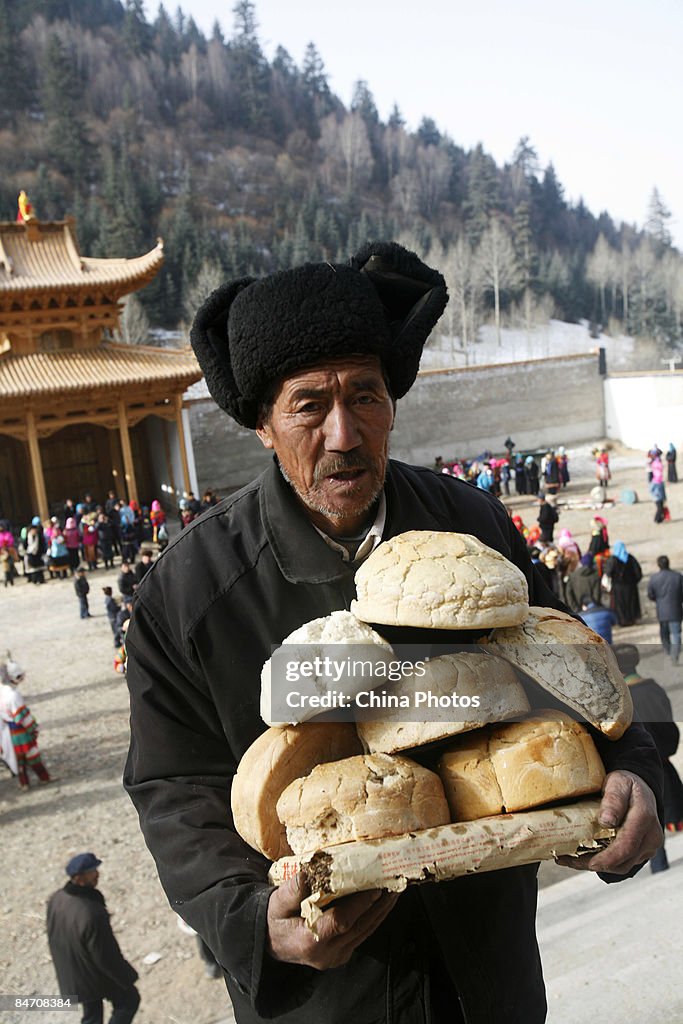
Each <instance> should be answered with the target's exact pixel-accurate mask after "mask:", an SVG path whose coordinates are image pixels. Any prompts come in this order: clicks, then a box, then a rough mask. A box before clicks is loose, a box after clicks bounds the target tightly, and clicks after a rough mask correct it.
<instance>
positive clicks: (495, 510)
mask: <svg viewBox="0 0 683 1024" xmlns="http://www.w3.org/2000/svg"><path fill="white" fill-rule="evenodd" d="M446 301H447V295H446V290H445V286H444V281H443V278H442V277H441V275H440V274H438V273H437V272H436V271H434V270H431V269H430V268H429V267H427V266H425V265H424V264H423V263H422V262H421V261H420V260H419V259H418V258H417V256H415V255H414V254H413V253H409V252H407V251H406V250H404V249H402V248H401V247H400V246H398V245H395V244H393V243H377V244H375V245H371V246H366V247H365V248H364V249H363V250H362V251H361V252H360V253H359V254H358V255H357V256H356V257H354V258H353V259H352V260H351V261H350V263H349V264H348V265H334V266H333V265H331V264H324V263H323V264H309V265H307V266H304V267H299V268H296V269H294V270H291V271H285V272H283V273H280V274H276V275H273V276H272V277H269V278H265V279H263V280H260V281H253V280H251V279H243V280H240V281H237V282H235V283H233V284H230V285H226V286H224V287H222V288H220V289H218V291H217V292H215V293H214V294H213V295H212V296H211V297H210V298H209V300H208V301H207V302H206V304H205V305H204V306H203V307H202V309H201V310H200V311H199V313H198V315H197V318H196V321H195V325H194V328H193V333H192V339H193V344H194V347H195V351H196V353H197V355H198V358H199V360H200V362H201V364H202V367H203V369H204V373H205V376H206V380H207V383H208V385H209V388H210V389H211V392H212V394H213V396H214V398H215V400H216V401H217V402H218V404H219V405H220V406H221V407H222V408H223V409H224V410H225V411H226V412H228V413H229V414H230V415H231V416H233V417H234V418H235V419H236V420H237V421H238V423H240V424H241V425H242V426H244V427H247V428H249V429H253V430H255V431H256V433H257V436H258V438H259V439H260V441H261V443H262V444H263V445H264V446H265V447H266V448H267V449H269V450H271V451H272V452H273V454H274V456H275V457H274V460H273V462H272V464H271V466H270V468H269V469H267V470H266V471H265V473H263V475H262V476H260V477H259V478H258V479H257V480H255V481H254V482H253V483H251V484H249V485H248V486H247V487H245V488H243V490H241V491H240V492H238V493H237V494H235V495H233V496H232V497H231V498H229V499H226V500H224V501H222V502H221V503H220V504H219V505H217V506H216V507H215V508H214V509H212V510H210V511H208V512H206V513H205V514H204V515H203V516H202V517H201V518H200V519H198V520H197V521H196V522H195V523H193V524H192V526H191V527H190V528H189V529H187V530H185V531H183V533H182V534H181V536H180V537H179V538H178V540H177V541H176V542H175V543H174V544H173V545H171V547H170V548H169V549H168V550H167V551H166V552H165V553H164V555H163V557H162V558H160V559H159V560H158V561H157V562H156V564H155V565H154V566H153V568H152V569H151V570H150V572H149V573H148V575H147V576H146V578H145V580H144V582H143V584H142V586H141V587H140V590H139V600H138V602H137V604H136V608H135V613H134V615H133V618H132V621H131V626H130V629H129V632H128V638H127V650H128V681H129V686H130V691H131V722H132V742H131V749H130V754H129V759H128V763H127V767H126V775H125V782H126V786H127V789H128V791H129V793H130V795H131V797H132V799H133V801H134V803H135V804H136V806H137V808H138V812H139V815H140V820H141V825H142V829H143V832H144V835H145V838H146V841H147V843H148V846H149V847H150V849H151V851H152V853H153V854H154V857H155V859H156V862H157V866H158V870H159V874H160V877H161V880H162V883H163V885H164V887H165V889H166V892H167V894H168V896H169V899H170V901H171V904H172V906H173V908H174V909H175V910H176V911H177V912H178V913H179V914H181V915H182V917H183V918H184V919H185V920H186V921H187V922H188V923H189V924H190V925H192V927H194V928H195V929H196V930H197V931H198V932H199V934H200V935H201V936H202V937H203V938H204V940H205V941H206V942H207V943H208V945H209V946H210V947H211V949H212V950H213V952H214V954H215V955H216V958H217V959H218V961H219V962H220V964H221V965H222V966H223V969H224V972H225V977H226V982H227V987H228V990H229V993H230V996H231V999H232V1002H233V1006H234V1010H235V1016H236V1020H237V1021H238V1022H239V1024H257V1022H259V1021H262V1020H264V1019H271V1020H277V1021H279V1022H283V1024H285V1022H286V1024H309V1022H310V1024H313V1022H315V1024H337V1022H339V1024H342V1022H343V1024H348V1021H354V1022H356V1024H370V1022H372V1024H380V1022H382V1021H392V1022H394V1024H413V1022H416V1024H417V1022H418V1021H419V1022H423V1021H432V1022H438V1024H442V1022H446V1021H447V1022H448V1024H457V1022H458V1021H461V1022H468V1024H475V1022H476V1024H522V1022H523V1024H540V1022H541V1021H543V1020H544V1019H545V995H544V988H543V980H542V975H541V965H540V960H539V956H538V950H537V947H536V939H535V907H536V867H535V866H533V865H532V866H529V867H523V868H514V869H510V870H504V871H498V872H491V873H488V874H483V875H479V876H473V877H470V878H464V879H458V880H456V881H453V882H449V883H447V884H442V885H433V886H421V887H418V888H415V889H410V890H408V891H407V892H405V893H403V894H402V895H401V896H400V897H396V896H390V895H388V894H384V895H382V894H381V893H379V892H374V893H362V894H358V895H355V896H352V897H347V898H346V899H345V900H342V901H339V902H338V903H337V904H336V905H333V906H332V907H331V908H329V909H327V910H326V911H325V912H324V914H323V917H322V920H321V922H319V924H318V929H319V933H320V938H319V940H318V941H316V940H315V939H314V936H313V935H312V934H311V932H310V931H308V930H307V928H306V927H305V926H304V924H303V922H302V920H301V918H300V916H299V904H300V901H301V898H302V890H301V889H300V887H299V884H298V883H297V881H296V880H293V881H291V882H289V883H287V884H285V885H283V886H282V887H281V888H280V889H278V890H275V891H274V890H273V889H272V887H270V886H269V885H268V883H267V870H268V866H269V865H268V863H267V861H266V860H265V859H264V858H263V857H261V856H260V855H259V854H257V853H255V852H254V850H252V849H250V848H249V847H248V846H247V845H246V844H245V843H244V842H243V841H242V840H241V839H240V837H239V836H238V835H237V834H236V832H235V830H234V828H233V826H232V819H231V814H230V795H229V794H230V782H231V779H232V776H233V774H234V772H235V769H236V767H237V764H238V762H239V760H240V758H241V756H242V755H243V754H244V752H245V750H246V749H247V747H248V746H249V745H250V744H251V743H252V742H253V740H254V739H255V738H256V737H257V736H258V735H259V733H260V732H261V731H262V730H263V728H264V726H263V723H262V721H261V720H260V718H259V690H260V683H259V677H260V670H261V667H262V665H263V663H264V662H265V661H266V660H267V658H268V657H269V656H270V654H271V651H272V646H273V645H275V644H278V643H280V642H281V641H282V639H283V638H284V637H286V636H287V635H288V634H289V633H290V632H292V631H293V630H294V629H295V628H297V627H299V626H300V625H302V623H304V622H307V621H309V620H311V619H314V618H318V617H319V616H321V615H325V614H327V613H329V612H332V611H334V610H337V609H343V608H348V607H349V604H350V601H351V600H352V599H353V597H354V596H355V591H354V573H355V571H356V568H357V567H358V565H359V564H360V563H361V562H362V561H363V559H364V558H366V557H367V555H368V554H369V553H370V552H371V551H372V550H373V548H374V547H375V546H376V545H377V544H378V543H379V541H380V540H381V539H386V538H389V537H392V536H395V535H397V534H399V533H402V532H404V531H406V530H409V529H422V530H433V531H459V532H462V533H473V534H476V535H477V536H478V537H479V538H480V539H481V540H482V541H483V542H485V543H486V544H489V545H490V546H492V547H494V548H497V549H498V550H499V551H501V552H502V553H503V554H504V555H505V556H506V557H508V558H509V559H511V560H512V561H513V562H515V563H516V564H517V565H518V566H519V567H520V568H521V569H522V571H523V572H524V573H525V574H526V577H527V580H528V582H529V589H530V594H531V602H532V603H533V604H541V605H553V606H557V601H556V599H555V598H554V597H553V595H552V594H551V593H550V592H549V591H548V589H547V588H546V587H545V586H544V585H543V583H542V582H541V581H540V580H539V579H538V577H537V576H536V574H535V572H534V571H533V570H532V567H531V564H530V562H529V559H528V556H527V554H526V550H525V545H524V541H523V540H522V538H521V537H520V535H519V533H518V532H517V530H516V529H515V527H514V525H513V524H512V522H511V520H510V519H509V517H508V515H507V514H506V512H505V509H504V508H503V506H502V505H501V504H500V503H499V502H498V501H497V500H496V499H494V498H492V497H491V496H490V495H488V494H486V493H484V492H482V491H478V490H476V489H475V488H473V487H471V486H469V485H467V484H464V483H462V482H460V481H458V480H455V479H453V478H451V477H450V476H446V475H438V476H437V475H435V474H434V473H432V472H431V470H430V469H419V468H415V467H410V466H406V465H403V464H401V463H399V462H396V461H393V460H391V459H389V436H390V433H391V429H392V426H393V422H394V413H395V402H396V400H397V399H400V398H401V397H403V395H405V394H406V392H407V391H408V390H409V388H410V387H411V385H412V383H413V381H414V380H415V376H416V374H417V369H418V366H419V361H420V356H421V352H422V348H423V345H424V343H425V341H426V339H427V337H428V336H429V333H430V331H431V329H432V328H433V326H434V324H435V323H436V321H437V320H438V317H439V316H440V315H441V312H442V311H443V309H444V306H445V304H446ZM391 639H392V640H400V630H398V631H397V634H396V635H394V634H392V637H391ZM433 639H434V641H435V642H439V639H443V637H442V638H438V637H434V638H433ZM459 639H461V640H462V641H463V642H467V641H468V635H467V634H463V635H461V636H460V637H459ZM598 742H600V749H601V752H602V754H603V757H604V758H605V760H606V763H607V768H608V770H610V776H609V779H608V784H607V787H606V792H605V796H604V800H603V807H602V817H603V819H604V821H605V822H606V823H608V822H609V823H614V824H618V823H621V822H624V828H623V829H622V832H621V835H620V837H619V839H618V840H616V841H615V842H614V844H613V845H612V846H611V847H610V848H609V849H608V850H606V851H603V852H602V853H599V854H597V855H595V856H593V857H592V858H589V860H588V861H587V862H586V863H584V864H583V866H585V867H589V868H591V869H593V870H596V871H607V872H616V873H617V874H627V873H629V872H630V871H631V870H632V869H633V868H634V867H635V866H636V865H638V864H641V863H642V862H644V861H645V860H646V859H647V858H648V857H649V856H651V855H652V854H653V853H654V851H655V849H656V848H657V846H658V845H659V843H660V842H661V829H660V827H659V824H658V822H657V818H656V814H655V798H654V795H653V792H652V789H651V788H650V786H653V787H655V788H657V787H658V786H659V769H658V761H657V757H656V752H655V751H654V749H653V746H652V743H651V741H650V739H649V737H648V735H647V733H645V732H644V730H642V729H641V728H640V727H634V728H632V729H631V730H629V731H628V732H627V734H626V736H625V737H624V738H623V739H622V740H620V741H619V742H617V743H608V742H602V741H598Z"/></svg>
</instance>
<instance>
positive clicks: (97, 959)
mask: <svg viewBox="0 0 683 1024" xmlns="http://www.w3.org/2000/svg"><path fill="white" fill-rule="evenodd" d="M101 863H102V861H101V860H100V859H99V858H98V857H96V856H95V854H94V853H79V854H77V855H76V856H75V857H72V858H71V860H70V861H69V863H68V864H67V865H66V873H67V875H68V876H69V881H68V882H67V883H66V885H65V886H64V888H63V889H58V890H57V892H56V893H54V894H53V895H52V896H51V897H50V901H49V903H48V905H47V937H48V942H49V945H50V953H51V954H52V960H53V962H54V965H55V972H56V974H57V981H58V982H59V991H60V992H61V993H62V995H63V996H68V995H70V996H77V997H78V1002H79V1003H82V1005H83V1016H82V1018H81V1024H102V1019H103V1012H104V1007H103V1005H102V1004H103V1000H104V999H107V1000H108V1001H110V1002H111V1003H112V1007H113V1010H112V1015H111V1017H110V1020H109V1024H130V1022H131V1021H132V1019H133V1017H134V1016H135V1014H136V1012H137V1009H138V1006H139V1004H140V996H139V994H138V990H137V989H136V987H135V982H136V981H137V978H138V974H137V971H136V970H135V968H134V967H132V966H131V965H130V964H129V963H128V961H127V960H125V959H124V957H123V954H122V953H121V950H120V948H119V944H118V942H117V941H116V937H115V935H114V933H113V931H112V927H111V924H110V922H109V913H108V911H107V906H106V904H105V902H104V896H103V895H102V893H101V892H100V891H99V890H98V888H97V882H98V880H99V871H98V870H97V869H98V868H99V866H100V864H101Z"/></svg>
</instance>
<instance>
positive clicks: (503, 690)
mask: <svg viewBox="0 0 683 1024" xmlns="http://www.w3.org/2000/svg"><path fill="white" fill-rule="evenodd" d="M388 692H389V693H391V694H392V696H395V697H397V698H401V697H406V698H408V700H409V701H410V704H411V707H410V711H409V712H405V711H402V710H399V711H397V712H396V713H395V714H396V717H395V718H394V720H393V721H392V720H390V719H391V711H389V712H387V711H382V720H381V721H379V720H376V718H368V719H367V720H366V721H357V722H356V728H357V729H358V735H359V736H360V739H361V742H362V743H363V746H364V748H365V749H366V750H367V751H369V752H370V753H373V754H374V753H378V752H383V753H385V754H393V753H395V752H396V751H398V750H408V749H410V748H411V747H420V746H422V745H423V744H425V743H433V742H435V741H436V740H442V739H445V738H446V737H448V736H456V735H458V734H459V733H463V732H468V731H470V730H472V729H480V728H481V727H482V726H483V725H486V724H487V723H488V722H502V721H505V720H506V719H508V718H515V717H517V716H518V715H525V714H526V713H527V712H528V711H529V701H528V700H527V697H526V694H525V692H524V687H523V686H522V684H521V683H520V682H519V680H518V679H517V676H516V675H515V672H514V669H513V668H512V667H511V666H510V665H509V664H508V663H507V662H506V661H504V660H503V659H502V658H493V657H491V656H490V655H486V654H483V653H482V654H473V653H469V652H459V653H457V654H444V655H441V656H440V657H438V658H432V659H431V660H430V661H428V662H427V663H426V665H425V673H424V675H422V676H418V675H415V673H414V672H405V673H404V674H403V677H402V679H401V681H400V682H398V683H394V684H392V685H391V687H389V688H388ZM416 692H422V693H423V694H424V695H425V699H424V701H423V703H422V704H420V705H416V700H415V694H416ZM453 694H455V695H456V696H457V698H458V701H459V702H460V705H459V707H439V706H436V707H435V706H434V705H435V703H437V702H438V698H445V699H448V698H450V697H452V696H453ZM474 701H477V702H478V706H477V704H475V703H474ZM357 714H358V713H357ZM420 716H423V719H426V721H425V720H419V719H420Z"/></svg>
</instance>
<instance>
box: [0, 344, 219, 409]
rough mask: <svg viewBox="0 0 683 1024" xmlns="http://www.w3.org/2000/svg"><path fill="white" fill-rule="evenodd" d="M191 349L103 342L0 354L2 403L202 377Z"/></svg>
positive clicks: (0, 396)
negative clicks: (66, 349) (58, 349)
mask: <svg viewBox="0 0 683 1024" xmlns="http://www.w3.org/2000/svg"><path fill="white" fill-rule="evenodd" d="M201 375H202V373H201V370H200V369H199V365H198V363H197V360H196V359H195V357H194V355H193V353H192V350H191V349H189V348H188V349H159V348H150V347H147V346H143V345H118V344H114V343H111V342H103V343H102V344H101V345H100V346H99V347H98V348H91V349H82V350H75V351H70V352H32V353H30V354H28V355H20V356H17V355H11V354H10V353H5V354H4V355H0V402H2V401H3V400H7V399H26V398H32V397H35V396H36V395H40V394H56V393H60V394H64V393H66V392H78V391H85V390H92V389H94V388H101V387H126V386H130V385H140V384H145V383H146V382H151V381H156V382H158V381H164V380H166V381H168V382H169V383H171V382H174V383H182V384H183V386H187V385H189V384H192V383H194V381H197V380H199V379H200V377H201Z"/></svg>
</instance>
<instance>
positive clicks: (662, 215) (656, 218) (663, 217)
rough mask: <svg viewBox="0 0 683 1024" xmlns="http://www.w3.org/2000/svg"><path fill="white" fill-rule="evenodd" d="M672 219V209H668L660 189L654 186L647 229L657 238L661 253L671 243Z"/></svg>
mask: <svg viewBox="0 0 683 1024" xmlns="http://www.w3.org/2000/svg"><path fill="white" fill-rule="evenodd" d="M670 220H671V211H670V210H669V209H667V207H666V205H665V203H664V200H663V199H662V197H661V195H660V194H659V189H658V188H653V189H652V192H651V193H650V201H649V203H648V207H647V219H646V221H645V230H646V231H647V233H648V235H651V236H652V238H653V239H654V240H655V242H656V245H657V251H658V252H659V253H660V254H661V253H662V252H663V251H664V250H665V249H667V248H669V246H670V245H671V231H670V229H669V221H670Z"/></svg>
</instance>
